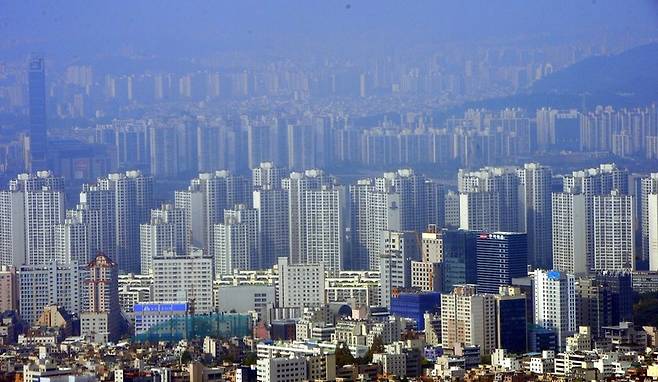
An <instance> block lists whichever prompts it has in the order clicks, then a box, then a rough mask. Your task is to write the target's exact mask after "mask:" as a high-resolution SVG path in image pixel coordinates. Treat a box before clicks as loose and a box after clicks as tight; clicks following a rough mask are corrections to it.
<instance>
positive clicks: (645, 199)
mask: <svg viewBox="0 0 658 382" xmlns="http://www.w3.org/2000/svg"><path fill="white" fill-rule="evenodd" d="M640 193H641V195H640V197H641V205H640V207H641V210H640V215H641V216H640V217H641V219H642V221H641V228H642V247H641V248H642V253H641V254H640V256H639V258H640V259H641V260H642V262H643V263H645V264H646V263H648V262H649V259H650V256H649V248H650V246H649V225H650V224H651V223H650V221H649V216H651V212H649V199H650V195H655V194H658V172H654V173H652V174H650V175H649V176H648V177H646V178H642V186H641V191H640ZM653 213H654V214H655V211H653ZM654 216H655V215H654ZM654 224H655V222H654ZM655 265H656V268H658V264H655ZM651 269H654V268H651Z"/></svg>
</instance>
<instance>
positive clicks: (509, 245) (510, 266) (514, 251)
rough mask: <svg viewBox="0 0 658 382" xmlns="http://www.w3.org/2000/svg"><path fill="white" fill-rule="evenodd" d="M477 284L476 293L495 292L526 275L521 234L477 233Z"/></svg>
mask: <svg viewBox="0 0 658 382" xmlns="http://www.w3.org/2000/svg"><path fill="white" fill-rule="evenodd" d="M476 251H477V266H476V269H477V284H478V292H480V293H492V294H495V293H498V290H499V288H500V287H501V286H506V285H511V284H512V279H513V278H516V277H525V276H527V274H528V241H527V235H526V234H525V233H509V232H494V233H490V234H487V233H481V234H480V235H478V238H477V249H476Z"/></svg>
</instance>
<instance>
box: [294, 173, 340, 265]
mask: <svg viewBox="0 0 658 382" xmlns="http://www.w3.org/2000/svg"><path fill="white" fill-rule="evenodd" d="M283 186H284V188H285V189H286V190H288V211H289V219H290V220H289V226H288V228H289V232H290V235H289V238H290V260H291V263H292V264H298V263H301V264H323V265H324V266H325V267H326V269H327V270H340V269H341V268H342V266H343V256H344V253H343V251H344V235H345V224H344V219H345V218H344V214H345V195H344V189H343V188H342V187H339V186H336V185H334V181H333V178H331V177H327V176H325V175H324V173H323V172H322V171H320V170H307V171H305V172H304V173H303V174H302V173H297V172H293V173H291V174H290V177H289V178H287V179H284V181H283Z"/></svg>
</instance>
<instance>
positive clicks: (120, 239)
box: [96, 171, 153, 273]
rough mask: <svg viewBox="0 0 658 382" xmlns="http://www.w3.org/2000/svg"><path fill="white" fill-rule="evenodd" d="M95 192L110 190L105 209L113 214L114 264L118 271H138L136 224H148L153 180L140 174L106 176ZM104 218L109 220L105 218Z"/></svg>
mask: <svg viewBox="0 0 658 382" xmlns="http://www.w3.org/2000/svg"><path fill="white" fill-rule="evenodd" d="M96 188H97V190H99V191H100V190H105V191H109V194H110V197H111V202H110V203H108V204H109V205H105V206H104V207H105V208H106V209H113V212H114V216H113V218H114V227H113V228H114V232H115V235H114V240H115V250H116V255H115V258H114V259H113V261H115V262H116V263H117V265H118V266H119V270H120V271H125V272H132V273H139V272H140V248H139V225H140V224H141V223H146V222H147V221H149V212H150V210H151V206H152V204H153V178H151V177H147V176H144V175H142V173H141V172H140V171H127V172H126V173H125V174H123V173H116V174H109V175H108V176H107V177H106V178H100V179H98V182H97V186H96ZM107 212H108V211H105V215H106V218H108V219H111V217H109V216H107Z"/></svg>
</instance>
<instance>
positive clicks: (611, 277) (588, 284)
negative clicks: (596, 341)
mask: <svg viewBox="0 0 658 382" xmlns="http://www.w3.org/2000/svg"><path fill="white" fill-rule="evenodd" d="M575 287H576V306H577V309H576V320H577V325H578V326H587V327H589V328H590V331H591V333H592V336H593V338H600V337H602V336H603V332H602V329H601V328H602V327H604V326H613V325H618V324H619V323H620V322H624V321H628V320H631V319H632V317H633V289H632V285H631V275H630V273H626V272H597V273H593V274H589V275H578V276H577V277H576V284H575Z"/></svg>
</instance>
